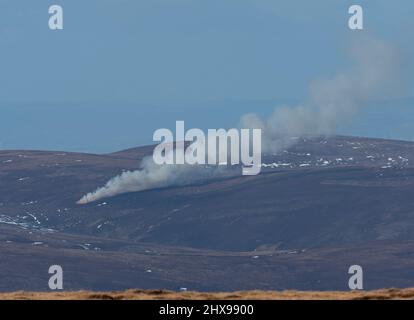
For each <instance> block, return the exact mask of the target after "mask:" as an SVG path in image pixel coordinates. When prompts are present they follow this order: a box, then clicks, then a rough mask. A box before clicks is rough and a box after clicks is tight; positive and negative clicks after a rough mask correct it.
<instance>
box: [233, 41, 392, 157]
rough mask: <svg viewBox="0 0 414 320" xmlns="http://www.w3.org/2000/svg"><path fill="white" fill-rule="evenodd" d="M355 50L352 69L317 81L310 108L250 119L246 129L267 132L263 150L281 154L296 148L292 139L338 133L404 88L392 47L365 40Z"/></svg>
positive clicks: (311, 91) (243, 124)
mask: <svg viewBox="0 0 414 320" xmlns="http://www.w3.org/2000/svg"><path fill="white" fill-rule="evenodd" d="M349 49H350V54H351V58H352V59H351V60H352V62H353V65H352V67H351V68H350V69H349V70H348V71H346V72H340V73H338V74H337V75H335V76H334V77H333V78H330V79H322V80H316V81H313V82H312V83H311V85H310V88H309V96H308V98H307V100H306V102H305V103H303V104H301V105H298V106H294V107H289V106H281V107H277V108H275V110H274V111H273V113H272V115H271V116H270V117H269V118H268V119H265V120H263V119H261V118H260V117H259V116H258V115H256V114H247V115H244V116H243V117H242V119H241V127H243V128H260V129H262V132H263V135H262V149H263V150H264V151H268V152H275V153H277V152H279V151H280V150H282V149H285V148H287V147H289V146H290V145H291V144H292V143H294V141H295V140H292V139H291V137H300V136H305V135H327V134H332V133H334V132H335V131H336V129H337V127H338V125H340V124H344V123H346V122H347V121H349V120H350V119H352V116H353V115H355V114H356V113H357V112H358V110H359V109H360V108H361V107H363V106H364V105H365V104H366V103H367V102H368V100H371V99H374V98H378V96H379V95H381V94H383V93H384V94H387V93H392V92H394V91H395V90H396V89H398V88H397V86H398V85H399V83H398V81H396V80H397V79H398V78H399V77H398V75H399V71H398V70H399V63H398V62H399V61H398V55H397V53H396V51H395V50H394V49H393V48H392V47H391V46H389V45H388V44H387V43H385V42H383V41H381V40H378V39H374V38H367V37H361V38H358V39H357V41H355V42H354V43H352V44H351V46H350V48H349Z"/></svg>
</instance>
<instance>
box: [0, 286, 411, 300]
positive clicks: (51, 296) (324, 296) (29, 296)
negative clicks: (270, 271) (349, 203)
mask: <svg viewBox="0 0 414 320" xmlns="http://www.w3.org/2000/svg"><path fill="white" fill-rule="evenodd" d="M154 299H156V300H173V299H179V300H212V299H218V300H221V299H222V300H243V299H252V300H369V299H386V300H389V299H414V288H409V289H382V290H375V291H346V292H345V291H343V292H342V291H236V292H191V291H188V292H174V291H167V290H127V291H112V292H94V291H76V292H65V291H63V292H25V291H18V292H11V293H0V300H154Z"/></svg>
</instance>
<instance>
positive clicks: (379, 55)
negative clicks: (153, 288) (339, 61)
mask: <svg viewBox="0 0 414 320" xmlns="http://www.w3.org/2000/svg"><path fill="white" fill-rule="evenodd" d="M350 49H351V50H350V51H351V58H352V61H353V62H354V65H353V66H352V67H351V69H350V70H349V71H347V72H342V73H339V74H337V75H336V76H335V77H333V78H332V79H325V80H318V81H314V82H313V83H311V85H310V88H309V97H308V99H307V101H306V103H304V104H302V105H299V106H296V107H288V106H284V107H278V108H276V109H275V110H274V112H273V114H272V115H271V116H270V117H269V118H268V119H266V120H263V119H261V118H260V117H259V116H257V115H256V114H247V115H244V116H243V117H242V118H241V121H240V124H241V127H242V128H249V129H253V128H259V129H262V150H264V151H267V152H274V153H276V152H279V151H281V150H283V149H285V148H287V147H289V146H290V145H291V144H292V143H293V142H294V140H293V139H291V137H300V136H305V135H306V136H307V135H326V134H332V133H334V132H335V130H336V128H337V127H338V125H339V124H341V123H343V122H346V121H347V120H349V119H350V118H352V116H353V115H354V114H355V113H356V112H357V111H358V110H359V109H360V108H361V107H362V106H363V105H364V104H365V103H366V102H367V101H368V100H370V99H372V98H374V97H376V95H377V94H378V93H380V92H384V91H386V90H388V91H390V90H392V89H393V85H395V82H394V81H393V80H394V79H395V78H396V77H395V75H396V70H397V69H398V68H397V62H398V59H397V56H396V53H395V51H394V50H393V49H392V48H391V47H389V46H388V45H387V44H386V43H384V42H382V41H380V40H377V39H372V38H359V41H358V42H357V43H354V44H352V45H351V47H350ZM234 174H240V172H239V171H237V173H235V172H234V170H231V169H228V167H226V166H224V167H223V166H215V167H212V166H202V165H188V164H181V165H157V164H155V163H154V162H153V159H152V157H147V158H144V159H143V161H142V163H141V168H140V169H139V170H136V171H132V172H131V171H128V172H124V173H122V174H121V175H119V176H116V177H114V178H112V179H111V180H109V181H108V182H107V184H106V185H105V186H104V187H102V188H99V189H97V190H96V191H95V192H92V193H88V194H87V195H85V196H84V197H83V198H82V199H80V200H79V201H78V203H79V204H86V203H89V202H92V201H97V200H99V199H101V198H105V197H111V196H115V195H118V194H121V193H126V192H135V191H143V190H148V189H153V188H161V187H168V186H172V185H188V184H191V183H195V182H197V181H204V180H206V179H209V178H214V177H226V176H231V175H234Z"/></svg>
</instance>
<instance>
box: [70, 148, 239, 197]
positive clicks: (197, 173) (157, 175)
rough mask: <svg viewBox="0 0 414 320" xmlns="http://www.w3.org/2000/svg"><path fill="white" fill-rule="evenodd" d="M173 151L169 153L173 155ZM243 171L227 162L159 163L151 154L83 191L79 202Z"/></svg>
mask: <svg viewBox="0 0 414 320" xmlns="http://www.w3.org/2000/svg"><path fill="white" fill-rule="evenodd" d="M173 156H174V155H173V152H171V153H169V154H168V155H167V157H173ZM238 174H240V173H239V171H237V170H236V169H235V168H228V167H227V166H210V165H189V164H164V165H158V164H156V163H155V162H154V160H153V158H152V156H147V157H144V158H143V160H142V162H141V164H140V169H139V170H135V171H125V172H123V173H121V174H120V175H118V176H116V177H114V178H112V179H110V180H109V181H108V182H107V183H106V184H105V185H104V186H103V187H101V188H98V189H97V190H95V191H94V192H90V193H88V194H86V195H84V196H83V197H82V198H81V199H80V200H79V201H78V202H77V203H78V204H87V203H90V202H94V201H98V200H99V199H102V198H108V197H113V196H116V195H118V194H122V193H127V192H137V191H144V190H149V189H155V188H163V187H169V186H172V185H175V186H180V185H181V186H185V185H188V184H193V183H197V182H201V181H207V180H210V179H214V178H226V177H230V176H235V175H238Z"/></svg>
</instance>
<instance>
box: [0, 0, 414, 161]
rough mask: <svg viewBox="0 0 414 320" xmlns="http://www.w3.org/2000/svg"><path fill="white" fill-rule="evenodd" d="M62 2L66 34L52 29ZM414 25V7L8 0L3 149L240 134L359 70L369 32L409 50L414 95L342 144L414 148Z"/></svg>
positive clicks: (92, 148)
mask: <svg viewBox="0 0 414 320" xmlns="http://www.w3.org/2000/svg"><path fill="white" fill-rule="evenodd" d="M355 3H357V4H360V5H361V6H362V7H363V9H364V30H362V31H351V30H350V29H349V28H348V18H349V14H348V8H349V6H350V5H352V4H355ZM54 4H56V5H61V6H62V8H63V18H64V29H63V30H50V29H49V27H48V20H49V16H50V15H49V13H48V9H49V7H50V6H51V5H54ZM413 17H414V2H412V1H411V0H396V1H391V0H376V1H362V0H360V1H347V0H313V1H308V0H208V1H201V0H87V1H84V0H36V1H33V0H0V149H48V150H66V151H82V152H97V153H104V152H111V151H116V150H121V149H124V148H128V147H134V146H138V145H143V144H149V143H151V141H152V134H153V132H154V130H156V129H158V128H162V127H167V128H171V129H173V128H174V125H175V121H176V120H185V121H186V125H188V126H189V127H199V128H220V127H232V126H236V125H237V123H238V119H239V117H240V116H241V115H242V114H243V113H245V112H257V113H259V114H263V115H266V114H268V113H270V112H271V110H272V108H274V107H277V106H278V105H280V104H286V103H289V104H290V103H292V104H295V103H298V102H300V101H302V100H303V99H304V98H305V97H306V95H307V90H308V88H309V83H310V82H311V81H313V80H314V79H318V78H320V77H329V76H331V75H333V74H335V73H336V72H338V70H342V69H346V68H347V67H348V59H347V56H346V51H347V46H348V43H349V41H350V40H352V38H353V37H355V36H356V34H357V33H361V32H364V33H367V34H369V35H373V36H375V37H378V38H380V39H383V40H384V41H387V42H388V43H390V44H391V45H392V46H394V47H396V48H397V49H398V51H399V53H400V55H401V63H402V64H403V66H404V74H402V75H401V77H402V78H403V80H404V83H405V88H404V90H401V92H398V94H394V95H392V96H387V95H386V94H384V95H381V96H380V95H379V96H378V97H376V99H375V100H373V101H372V102H370V103H368V105H367V107H366V108H364V111H363V112H362V113H361V114H360V115H358V116H357V117H356V118H355V120H354V121H353V122H352V123H351V124H347V125H346V126H344V127H343V128H340V130H339V133H343V134H351V135H364V136H373V137H385V138H394V139H406V140H414V126H412V125H411V124H412V123H413V121H414V111H413V110H412V109H414V81H413V76H412V75H413V74H414V59H413V56H414V42H413V41H412V34H413V31H414V19H413Z"/></svg>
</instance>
